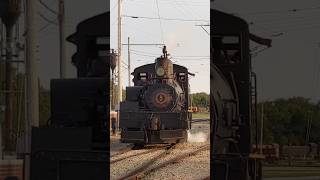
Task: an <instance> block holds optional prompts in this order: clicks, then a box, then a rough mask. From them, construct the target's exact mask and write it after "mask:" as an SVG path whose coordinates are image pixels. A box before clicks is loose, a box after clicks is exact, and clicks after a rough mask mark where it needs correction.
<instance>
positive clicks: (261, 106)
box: [260, 103, 264, 154]
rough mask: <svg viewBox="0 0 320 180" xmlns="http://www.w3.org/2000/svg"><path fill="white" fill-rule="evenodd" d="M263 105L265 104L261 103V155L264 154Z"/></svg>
mask: <svg viewBox="0 0 320 180" xmlns="http://www.w3.org/2000/svg"><path fill="white" fill-rule="evenodd" d="M263 105H264V103H261V125H260V127H261V129H260V154H263V151H262V149H263V148H262V146H263V123H264V122H263V121H264V119H263V118H264V109H263Z"/></svg>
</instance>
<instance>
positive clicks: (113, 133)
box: [111, 117, 117, 136]
mask: <svg viewBox="0 0 320 180" xmlns="http://www.w3.org/2000/svg"><path fill="white" fill-rule="evenodd" d="M116 123H117V119H116V118H115V117H112V118H111V128H112V135H113V136H114V135H116Z"/></svg>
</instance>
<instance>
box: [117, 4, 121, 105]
mask: <svg viewBox="0 0 320 180" xmlns="http://www.w3.org/2000/svg"><path fill="white" fill-rule="evenodd" d="M121 53H122V52H121V0H118V105H119V110H120V102H121V101H122V82H121Z"/></svg>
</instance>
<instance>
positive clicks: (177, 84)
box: [120, 46, 191, 145]
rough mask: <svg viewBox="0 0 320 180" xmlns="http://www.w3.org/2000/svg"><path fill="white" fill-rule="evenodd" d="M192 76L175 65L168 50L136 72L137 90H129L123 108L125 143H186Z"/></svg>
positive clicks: (134, 79)
mask: <svg viewBox="0 0 320 180" xmlns="http://www.w3.org/2000/svg"><path fill="white" fill-rule="evenodd" d="M190 74H191V73H189V72H188V69H187V68H186V67H183V66H180V65H177V64H173V63H172V61H171V60H170V59H169V58H168V55H167V52H166V47H165V46H164V48H163V56H161V57H159V58H157V59H156V60H155V63H152V64H147V65H143V66H140V67H138V68H136V69H135V70H134V72H133V73H132V75H133V76H134V78H133V82H134V86H133V87H127V88H126V93H127V94H126V100H125V101H123V102H121V104H120V128H121V129H122V132H121V141H122V142H126V143H135V144H139V145H144V144H158V143H176V142H183V141H186V139H187V129H188V128H190V122H191V114H190V113H188V106H189V81H188V75H190Z"/></svg>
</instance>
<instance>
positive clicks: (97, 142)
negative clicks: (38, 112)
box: [30, 12, 110, 180]
mask: <svg viewBox="0 0 320 180" xmlns="http://www.w3.org/2000/svg"><path fill="white" fill-rule="evenodd" d="M109 22H110V13H109V12H106V13H103V14H99V15H97V16H94V17H91V18H89V19H86V20H84V21H82V22H80V23H79V24H78V26H77V32H76V33H74V34H72V35H71V36H69V37H68V38H67V40H68V41H69V42H72V43H74V44H75V45H77V52H76V54H75V55H73V57H72V62H73V64H74V65H75V66H76V68H77V78H74V79H54V80H51V118H50V120H49V121H48V126H47V127H40V128H34V129H33V130H32V147H31V172H30V174H31V175H30V179H32V180H43V179H46V180H56V179H60V180H67V179H78V180H88V179H92V180H101V179H108V178H109V173H108V171H109V168H108V166H109V144H108V138H109V123H108V122H109V97H110V96H109V85H110V84H109V74H110V67H109V63H108V61H109V58H110V57H109V56H108V52H109V49H110V42H109V39H110V28H109ZM93 27H97V28H93Z"/></svg>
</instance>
